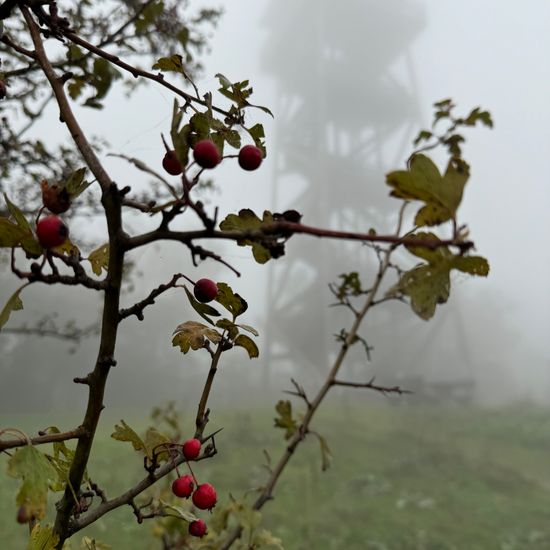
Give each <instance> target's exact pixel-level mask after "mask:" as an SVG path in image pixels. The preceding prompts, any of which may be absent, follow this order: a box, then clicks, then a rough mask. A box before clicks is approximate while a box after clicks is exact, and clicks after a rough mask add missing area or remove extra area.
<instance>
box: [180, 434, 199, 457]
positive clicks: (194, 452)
mask: <svg viewBox="0 0 550 550" xmlns="http://www.w3.org/2000/svg"><path fill="white" fill-rule="evenodd" d="M182 451H183V456H184V457H185V458H186V459H187V460H195V458H197V457H198V456H199V454H200V452H201V442H200V441H199V440H198V439H188V440H187V441H185V443H184V444H183V445H182Z"/></svg>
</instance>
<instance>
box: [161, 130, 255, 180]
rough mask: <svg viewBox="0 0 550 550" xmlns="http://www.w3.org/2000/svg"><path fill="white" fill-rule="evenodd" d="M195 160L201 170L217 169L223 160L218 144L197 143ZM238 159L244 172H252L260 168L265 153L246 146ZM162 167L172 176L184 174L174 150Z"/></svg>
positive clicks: (163, 161) (165, 159)
mask: <svg viewBox="0 0 550 550" xmlns="http://www.w3.org/2000/svg"><path fill="white" fill-rule="evenodd" d="M193 158H194V159H195V162H196V163H197V164H198V165H199V166H200V167H201V168H206V169H209V170H211V169H212V168H215V167H216V166H217V165H218V164H219V163H220V162H221V160H222V157H221V155H220V152H219V150H218V148H217V147H216V144H215V143H214V142H213V141H211V140H209V139H203V140H201V141H197V143H195V146H194V147H193ZM238 158H239V166H240V167H241V168H242V169H243V170H248V171H251V170H256V168H258V167H259V166H260V164H261V163H262V160H263V153H262V150H261V149H260V148H259V147H256V146H255V145H245V146H244V147H242V148H241V149H240V151H239V156H238ZM162 167H163V168H164V169H165V170H166V171H167V172H168V173H169V174H170V175H172V176H177V175H179V174H181V173H182V172H183V167H182V165H181V163H180V161H179V160H178V157H177V155H176V152H175V151H174V150H173V149H172V150H167V151H166V154H165V155H164V158H163V159H162Z"/></svg>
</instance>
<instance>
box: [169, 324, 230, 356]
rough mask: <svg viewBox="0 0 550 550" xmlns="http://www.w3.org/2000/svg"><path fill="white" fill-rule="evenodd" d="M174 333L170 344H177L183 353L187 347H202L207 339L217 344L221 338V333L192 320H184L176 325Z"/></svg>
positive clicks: (193, 348)
mask: <svg viewBox="0 0 550 550" xmlns="http://www.w3.org/2000/svg"><path fill="white" fill-rule="evenodd" d="M174 335H175V336H174V337H173V338H172V345H173V346H179V347H180V349H181V351H182V352H183V353H187V352H188V351H189V349H192V350H198V349H201V348H204V347H205V345H206V341H207V340H210V342H212V343H213V344H217V343H218V342H219V341H220V340H221V334H220V333H219V332H218V331H217V330H214V329H211V328H208V327H207V326H206V325H203V324H202V323H196V322H194V321H186V322H185V323H182V324H181V325H178V326H177V328H176V330H175V331H174Z"/></svg>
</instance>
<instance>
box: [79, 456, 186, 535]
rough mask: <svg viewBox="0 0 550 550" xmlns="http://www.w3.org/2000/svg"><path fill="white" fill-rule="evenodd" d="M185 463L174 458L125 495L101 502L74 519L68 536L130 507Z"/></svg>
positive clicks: (181, 457)
mask: <svg viewBox="0 0 550 550" xmlns="http://www.w3.org/2000/svg"><path fill="white" fill-rule="evenodd" d="M184 461H185V457H184V456H183V454H179V455H177V456H174V458H173V460H172V461H170V462H167V463H166V464H163V465H162V466H161V467H160V468H158V469H157V470H156V471H155V472H151V473H149V474H148V475H147V477H145V478H143V479H142V480H141V481H140V482H139V483H137V484H136V485H135V486H134V487H132V488H131V489H128V490H127V491H126V492H125V493H122V494H121V495H119V496H118V497H115V498H113V499H111V500H107V501H106V502H102V503H101V504H100V505H99V506H97V508H94V509H93V510H90V511H89V512H87V513H86V514H83V515H81V516H80V517H79V518H76V519H75V520H74V521H73V522H72V523H71V525H70V528H69V535H73V534H74V533H76V532H77V531H80V530H81V529H84V527H87V526H88V525H90V524H91V523H94V522H95V521H97V520H98V519H99V518H100V517H102V516H104V515H105V514H107V513H108V512H110V511H111V510H114V509H115V508H119V507H120V506H124V505H130V506H131V502H132V501H133V500H134V499H135V498H136V497H137V496H138V495H140V494H141V493H143V491H145V490H146V489H148V488H149V487H151V485H154V484H155V483H156V482H157V481H158V480H159V479H162V478H163V477H164V476H166V475H168V474H169V473H170V472H172V471H173V470H174V469H175V467H176V466H179V465H180V464H182V463H183V462H184Z"/></svg>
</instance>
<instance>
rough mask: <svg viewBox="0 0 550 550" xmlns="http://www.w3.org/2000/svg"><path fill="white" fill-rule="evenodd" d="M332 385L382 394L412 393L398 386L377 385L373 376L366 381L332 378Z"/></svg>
mask: <svg viewBox="0 0 550 550" xmlns="http://www.w3.org/2000/svg"><path fill="white" fill-rule="evenodd" d="M332 385H333V386H343V387H346V388H366V389H370V390H374V391H377V392H379V393H382V394H384V395H387V394H390V393H397V394H399V395H404V394H407V393H413V392H412V391H410V390H404V389H402V388H401V387H399V386H379V385H377V384H375V383H374V377H373V378H371V379H370V380H369V381H368V382H347V381H345V380H333V382H332Z"/></svg>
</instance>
